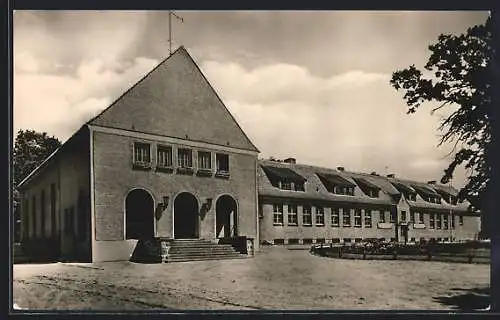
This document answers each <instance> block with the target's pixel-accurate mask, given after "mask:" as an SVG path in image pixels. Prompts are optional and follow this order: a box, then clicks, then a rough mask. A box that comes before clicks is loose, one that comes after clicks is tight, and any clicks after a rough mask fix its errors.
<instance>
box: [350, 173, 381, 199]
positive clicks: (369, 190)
mask: <svg viewBox="0 0 500 320" xmlns="http://www.w3.org/2000/svg"><path fill="white" fill-rule="evenodd" d="M353 179H354V181H356V183H357V184H358V186H359V187H360V188H361V190H362V191H363V192H364V193H365V194H366V195H367V196H369V197H370V198H378V197H379V192H380V187H379V186H377V185H376V184H374V183H372V182H371V181H369V180H368V179H365V178H359V177H358V178H353Z"/></svg>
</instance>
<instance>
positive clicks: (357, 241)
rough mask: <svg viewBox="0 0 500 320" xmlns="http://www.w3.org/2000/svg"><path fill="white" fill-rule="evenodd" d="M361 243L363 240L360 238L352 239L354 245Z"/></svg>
mask: <svg viewBox="0 0 500 320" xmlns="http://www.w3.org/2000/svg"><path fill="white" fill-rule="evenodd" d="M361 241H363V239H361V238H356V239H354V242H355V243H360V242H361Z"/></svg>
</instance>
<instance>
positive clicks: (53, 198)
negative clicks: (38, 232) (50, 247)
mask: <svg viewBox="0 0 500 320" xmlns="http://www.w3.org/2000/svg"><path fill="white" fill-rule="evenodd" d="M50 222H51V226H50V231H51V233H52V236H56V184H55V183H52V184H51V185H50Z"/></svg>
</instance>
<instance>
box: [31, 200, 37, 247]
mask: <svg viewBox="0 0 500 320" xmlns="http://www.w3.org/2000/svg"><path fill="white" fill-rule="evenodd" d="M31 225H32V226H33V227H32V230H33V238H36V237H37V234H36V229H37V225H36V196H33V197H32V198H31Z"/></svg>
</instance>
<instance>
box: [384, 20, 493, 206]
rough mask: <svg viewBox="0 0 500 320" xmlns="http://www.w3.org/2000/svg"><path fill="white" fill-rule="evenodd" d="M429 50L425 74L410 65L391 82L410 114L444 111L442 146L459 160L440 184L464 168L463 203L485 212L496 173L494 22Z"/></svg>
mask: <svg viewBox="0 0 500 320" xmlns="http://www.w3.org/2000/svg"><path fill="white" fill-rule="evenodd" d="M429 50H430V51H431V55H430V57H429V60H428V61H427V63H426V65H425V66H424V69H425V70H426V71H424V72H422V71H420V70H419V69H417V68H416V67H415V65H411V66H410V67H408V68H407V69H404V70H399V71H396V72H394V73H393V74H392V79H391V81H390V83H391V85H392V86H393V87H394V88H395V89H396V90H398V91H399V90H401V91H403V92H404V96H403V98H404V100H405V101H406V103H407V105H408V106H409V109H408V113H410V114H411V113H414V112H416V110H417V109H418V108H419V107H420V106H421V104H422V103H424V102H431V103H435V105H434V107H433V109H432V112H435V111H437V110H441V109H443V110H446V111H447V112H448V114H449V115H448V116H446V117H444V118H443V119H442V121H441V123H440V126H439V128H438V130H439V131H440V132H442V135H441V138H440V141H439V144H438V145H439V146H441V145H443V144H444V143H452V144H453V150H452V152H451V153H450V155H451V154H452V153H454V157H453V160H452V161H451V162H450V164H449V166H448V168H446V169H445V170H444V175H443V177H442V179H441V183H448V182H449V181H450V179H451V178H452V177H453V173H454V172H455V169H456V168H457V167H458V166H460V165H464V166H465V168H466V169H467V170H468V172H469V176H468V177H467V181H466V185H465V186H464V187H463V188H462V189H461V190H460V192H459V198H460V199H464V198H466V199H468V200H469V201H470V202H471V203H472V205H473V206H474V207H476V208H480V207H481V204H482V203H484V200H485V195H486V189H487V186H488V181H489V177H490V170H491V167H490V162H489V161H488V155H489V147H490V144H491V141H492V139H491V134H492V132H491V123H490V119H491V112H492V110H491V109H492V95H493V88H492V84H493V72H492V68H491V60H492V58H493V53H494V52H493V35H492V22H491V17H489V18H488V19H487V20H486V22H485V23H484V24H482V25H477V26H474V27H471V28H468V29H467V32H466V33H465V34H461V35H459V36H455V35H449V34H442V35H440V36H439V37H438V40H437V43H435V44H432V45H430V46H429ZM444 108H447V109H444Z"/></svg>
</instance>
